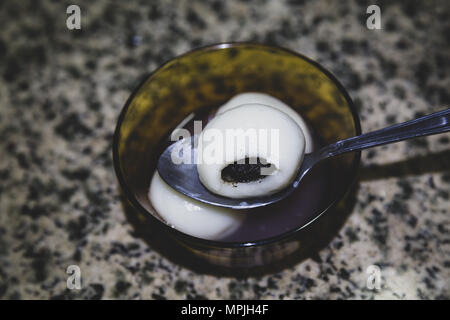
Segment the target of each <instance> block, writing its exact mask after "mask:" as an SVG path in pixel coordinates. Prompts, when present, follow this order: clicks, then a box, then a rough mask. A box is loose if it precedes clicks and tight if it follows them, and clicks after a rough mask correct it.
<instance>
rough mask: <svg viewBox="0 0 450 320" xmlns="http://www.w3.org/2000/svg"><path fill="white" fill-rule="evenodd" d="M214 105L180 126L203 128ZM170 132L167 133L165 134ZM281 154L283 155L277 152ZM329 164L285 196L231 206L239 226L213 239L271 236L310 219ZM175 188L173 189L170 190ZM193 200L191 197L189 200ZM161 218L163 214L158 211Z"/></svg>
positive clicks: (315, 141)
mask: <svg viewBox="0 0 450 320" xmlns="http://www.w3.org/2000/svg"><path fill="white" fill-rule="evenodd" d="M216 111H217V107H210V108H206V109H203V110H201V111H199V112H197V113H195V114H192V115H191V116H190V117H189V118H188V119H189V120H188V121H187V122H184V121H183V122H182V125H181V126H177V128H183V129H186V130H188V131H189V132H190V134H191V135H194V122H200V123H201V124H202V127H203V128H204V127H205V126H206V125H207V124H208V122H209V121H210V120H211V119H212V118H213V117H214V116H215V114H216ZM308 129H309V132H310V134H311V138H312V139H311V141H312V150H310V151H314V150H316V149H318V148H320V147H321V146H322V145H323V143H321V138H320V137H319V136H318V135H317V134H315V133H314V131H312V130H311V128H308ZM169 136H170V135H169ZM172 143H174V142H173V141H171V140H170V137H167V138H165V139H164V140H163V141H162V142H161V143H160V147H159V148H158V149H160V150H164V149H165V148H167V147H168V146H169V145H170V144H172ZM280 156H283V155H280ZM329 170H330V167H329V166H327V165H326V164H325V165H323V166H322V167H321V169H320V170H312V171H311V173H310V174H308V175H307V176H306V177H305V178H304V179H302V181H301V183H300V184H299V186H298V187H297V189H296V190H295V191H294V192H293V194H292V195H290V196H289V197H288V198H286V199H284V200H282V201H280V202H278V203H275V204H270V205H267V206H264V207H259V208H253V209H245V210H234V211H236V212H237V213H238V214H242V215H244V216H245V219H243V220H242V221H240V222H239V227H238V228H237V229H235V230H233V231H232V232H231V233H227V234H226V235H225V236H224V237H222V238H217V239H215V240H218V241H224V242H252V241H256V240H261V239H266V238H271V237H275V236H277V235H279V234H282V233H284V232H287V231H289V230H292V229H294V228H298V227H301V226H303V225H305V224H307V223H308V222H309V221H311V220H312V218H313V217H314V214H315V213H316V212H317V211H318V210H320V209H321V206H320V204H321V200H322V201H323V199H324V197H326V196H327V195H328V194H329V192H330V188H328V186H327V177H328V175H329ZM173 192H177V191H175V190H174V191H173ZM193 201H195V200H193ZM160 216H161V217H162V219H163V220H164V218H163V216H164V215H163V214H161V215H160Z"/></svg>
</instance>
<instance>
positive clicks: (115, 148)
mask: <svg viewBox="0 0 450 320" xmlns="http://www.w3.org/2000/svg"><path fill="white" fill-rule="evenodd" d="M240 46H244V47H245V46H253V47H259V48H266V49H274V50H278V51H284V52H285V53H288V54H291V55H293V56H295V57H297V58H300V59H303V60H305V61H306V62H308V63H310V64H311V65H313V66H314V67H316V68H317V69H319V71H321V72H322V73H323V74H325V76H327V77H328V78H329V79H330V80H331V81H332V82H333V83H334V84H335V85H336V87H337V88H338V89H339V91H340V92H341V94H342V95H343V96H344V99H345V101H346V102H347V105H348V108H349V109H350V113H351V115H352V118H353V124H354V126H355V131H356V135H360V134H361V124H360V119H359V116H358V112H357V110H356V107H355V105H354V103H353V101H352V99H351V97H350V95H349V93H348V92H347V89H345V87H344V86H343V85H342V84H341V83H340V81H339V80H338V79H337V77H336V76H335V75H334V74H333V73H331V71H329V70H328V69H326V68H325V67H324V66H322V65H321V64H320V63H318V62H317V61H315V60H313V59H311V58H309V57H307V56H305V55H303V54H301V53H299V52H296V51H294V50H291V49H288V48H284V47H281V46H278V45H276V46H275V45H270V44H265V43H257V42H248V41H243V42H240V41H229V42H219V43H214V44H210V45H206V46H200V47H196V48H194V49H191V50H189V51H187V52H185V53H183V54H181V55H177V56H175V57H172V58H171V59H169V60H167V61H165V62H164V63H162V64H161V65H160V66H159V67H157V68H156V69H155V70H153V71H151V72H150V73H147V74H146V75H145V76H143V77H142V80H140V81H139V83H138V85H137V86H136V87H135V88H134V89H133V91H132V93H131V94H130V96H129V97H128V99H127V100H126V102H125V104H124V106H123V107H122V110H121V111H120V114H119V116H118V119H117V123H116V127H115V130H114V135H113V144H112V156H113V165H114V171H115V173H116V177H117V179H118V181H119V184H120V187H121V189H122V191H123V192H124V194H125V196H126V198H127V200H128V201H129V202H130V203H131V204H132V206H133V207H134V209H136V210H138V211H139V212H140V213H142V214H144V215H146V217H148V218H150V219H152V220H153V221H154V222H156V223H157V225H159V226H162V227H163V228H164V229H165V230H166V231H167V232H168V233H169V234H171V233H172V234H174V236H175V237H177V238H181V239H182V240H184V241H186V242H187V243H189V244H195V245H198V246H201V247H209V248H224V249H227V248H228V249H232V248H244V247H256V246H263V245H267V244H272V243H277V242H279V241H282V240H285V239H287V238H289V237H291V236H293V235H294V234H297V233H298V232H299V231H301V230H302V229H304V228H306V227H307V226H309V225H310V224H312V223H313V222H314V221H316V220H317V219H318V218H319V217H320V216H322V215H323V214H324V213H325V212H327V211H328V210H330V209H331V208H333V207H334V206H335V205H336V204H337V203H338V202H339V201H341V200H342V199H343V198H344V197H345V195H346V194H347V192H348V191H349V190H350V189H351V186H352V185H353V184H354V182H355V180H356V177H357V173H358V167H359V164H360V161H361V152H360V151H358V152H355V153H354V158H353V161H352V164H351V165H350V168H351V169H352V170H351V177H350V179H349V181H350V183H349V185H348V187H347V188H346V189H344V191H343V192H341V194H339V195H338V196H337V197H336V198H335V199H334V200H333V201H332V202H331V203H330V204H329V205H328V206H327V207H326V208H325V209H323V210H322V211H321V212H319V213H318V214H317V215H316V216H315V217H314V218H312V219H311V220H310V221H308V222H307V223H305V224H303V225H301V226H299V227H296V228H293V229H290V230H289V231H286V232H283V233H281V234H279V235H276V236H272V237H269V238H265V239H260V240H254V241H242V242H226V241H218V240H208V239H202V238H198V237H195V236H191V235H189V234H186V233H184V232H181V231H179V230H177V229H175V228H172V227H171V226H169V225H168V224H166V223H164V222H163V221H161V220H160V219H158V218H156V217H155V216H154V215H153V214H152V213H151V212H149V211H148V210H147V209H145V208H144V207H143V206H142V205H141V204H140V203H139V201H138V200H137V199H136V197H135V196H134V194H133V193H132V192H131V190H130V188H129V187H128V185H127V183H126V182H125V179H124V177H123V175H122V172H121V169H120V160H119V134H120V128H121V126H122V123H123V121H124V119H125V115H126V114H127V111H128V108H129V107H130V105H131V102H132V101H133V99H134V98H135V96H136V94H137V93H138V92H139V90H140V89H141V88H142V86H143V85H144V84H145V83H146V82H147V80H149V79H150V78H151V77H152V76H153V75H154V74H156V73H157V72H158V71H160V70H161V69H162V68H164V67H165V66H166V65H167V64H169V63H171V62H173V61H175V60H178V59H180V58H182V57H184V56H187V55H191V54H193V53H197V52H201V51H216V50H221V49H229V48H233V47H240Z"/></svg>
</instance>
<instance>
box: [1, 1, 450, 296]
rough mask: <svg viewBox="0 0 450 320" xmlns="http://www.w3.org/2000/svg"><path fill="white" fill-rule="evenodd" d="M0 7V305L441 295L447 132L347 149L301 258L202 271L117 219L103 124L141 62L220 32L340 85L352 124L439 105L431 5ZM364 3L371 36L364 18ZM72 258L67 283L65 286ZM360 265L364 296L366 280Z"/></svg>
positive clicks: (448, 189) (446, 65) (442, 15)
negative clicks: (351, 157) (333, 217)
mask: <svg viewBox="0 0 450 320" xmlns="http://www.w3.org/2000/svg"><path fill="white" fill-rule="evenodd" d="M75 2H76V4H77V5H79V6H80V8H81V27H82V28H81V30H68V29H67V27H66V18H67V14H66V5H67V4H65V2H57V1H39V2H36V1H31V0H30V1H1V2H0V30H1V31H0V59H1V61H2V63H1V65H0V136H1V139H0V298H2V299H11V298H13V299H19V298H20V299H30V298H31V299H49V298H53V299H58V298H59V299H64V298H65V299H85V298H90V299H95V298H104V299H163V298H167V299H175V298H179V299H184V298H208V299H222V298H234V299H253V298H262V299H305V298H306V299H327V298H330V299H337V298H339V299H361V298H362V299H377V298H388V299H402V298H410V299H435V298H445V299H448V298H450V283H449V279H450V232H449V230H450V216H449V211H450V210H449V209H450V200H449V193H450V161H449V160H450V136H449V134H443V135H437V136H431V137H427V138H421V139H417V140H411V141H409V142H402V143H398V144H394V145H387V146H384V147H380V148H377V149H373V150H370V151H366V152H364V153H363V156H362V168H361V170H360V175H359V180H358V185H357V191H356V194H355V197H356V201H355V204H354V205H353V208H352V209H351V212H349V214H348V218H347V220H346V221H345V223H344V224H343V226H342V228H341V229H340V230H339V232H338V234H337V235H336V236H335V237H334V238H333V239H332V240H331V242H329V243H328V244H327V245H326V246H325V247H324V248H322V249H321V250H320V251H318V252H317V253H316V254H315V255H313V256H311V257H309V258H307V259H305V260H303V261H300V262H298V263H295V264H293V265H289V266H286V267H285V268H283V269H280V270H277V271H274V272H273V273H263V274H259V275H250V276H246V277H234V276H233V275H217V274H214V273H212V274H211V273H208V272H202V271H199V270H196V269H195V268H190V267H189V266H186V265H184V264H182V263H179V262H178V261H174V260H173V259H170V258H169V257H167V256H166V255H165V254H164V253H163V252H161V251H160V250H158V248H156V247H154V246H152V245H150V244H149V243H147V242H146V241H144V240H143V239H142V237H140V236H139V235H138V234H137V233H136V232H135V229H134V227H133V225H132V224H131V223H130V221H129V219H128V218H127V216H126V214H125V213H124V209H123V205H122V201H121V198H120V194H119V188H118V184H117V181H116V177H115V174H114V170H113V166H112V155H111V144H112V133H113V130H114V127H115V123H116V120H117V117H118V114H119V112H120V110H121V108H122V106H123V105H124V103H125V101H126V99H127V97H128V96H129V95H130V93H131V91H132V89H133V88H134V87H135V86H136V85H137V83H138V82H139V80H140V79H141V78H142V76H144V75H145V74H146V73H148V72H150V71H152V70H153V69H154V68H156V67H157V66H158V65H159V64H161V63H162V62H164V61H166V60H168V59H170V58H172V57H174V56H175V55H178V54H181V53H183V52H185V51H187V50H189V49H191V48H194V47H197V46H201V45H206V44H211V43H215V42H221V41H228V40H234V41H243V40H252V41H257V42H265V43H270V44H278V45H282V46H284V47H287V48H290V49H293V50H296V51H299V52H301V53H303V54H305V55H307V56H310V57H311V58H313V59H316V60H317V61H319V62H320V63H322V64H323V65H324V66H326V67H327V68H329V69H330V70H331V71H332V72H333V73H334V74H335V75H336V76H337V77H338V78H339V79H340V80H341V81H342V83H343V84H344V85H345V86H346V87H347V88H348V89H349V92H350V94H351V96H352V98H353V99H354V101H355V104H356V105H357V107H358V109H359V112H360V117H361V125H362V128H363V131H364V132H367V131H370V130H374V129H377V128H381V127H383V126H387V125H389V124H392V123H395V122H401V121H406V120H408V119H411V118H414V117H416V116H420V115H423V114H426V113H430V112H433V111H437V110H440V109H442V108H443V106H445V105H447V106H448V105H449V102H450V92H449V88H450V62H449V59H448V57H449V54H450V38H449V36H450V24H449V20H448V16H449V15H450V5H449V4H448V2H447V1H445V0H442V1H383V2H381V1H369V2H367V1H304V0H302V1H300V0H299V1H294V0H285V1H237V0H233V1H226V2H225V1H219V0H216V1H192V0H189V1H188V0H186V1H158V2H156V1H155V2H150V1H139V2H134V1H95V2H94V1H75ZM369 4H378V5H379V6H380V8H381V18H382V30H369V29H367V28H366V18H367V17H368V15H367V14H366V9H367V6H368V5H369ZM69 265H78V266H79V267H80V270H81V275H82V278H81V279H82V288H81V290H69V289H67V287H66V280H67V277H68V274H67V273H66V269H67V267H68V266H69ZM370 265H377V266H378V267H379V268H380V270H381V274H382V282H381V284H382V286H381V289H380V290H370V289H368V288H367V286H366V280H367V277H368V274H367V273H366V272H367V268H368V267H369V266H370Z"/></svg>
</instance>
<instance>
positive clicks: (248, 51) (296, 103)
mask: <svg viewBox="0 0 450 320" xmlns="http://www.w3.org/2000/svg"><path fill="white" fill-rule="evenodd" d="M242 92H262V93H266V94H269V95H272V96H274V97H277V98H279V99H280V100H282V101H284V102H285V103H286V104H288V105H289V106H291V107H292V108H294V109H295V110H296V111H297V112H298V113H299V114H300V115H301V116H302V117H303V118H304V119H305V120H306V122H307V123H308V124H309V125H310V126H311V128H312V129H313V130H314V132H316V133H317V134H318V135H319V136H320V139H321V143H322V144H329V143H332V142H335V141H337V140H341V139H345V138H348V137H351V136H355V135H359V134H360V133H361V130H360V124H359V119H358V116H357V113H356V111H355V108H354V106H353V103H352V100H351V99H350V97H349V95H348V93H347V91H346V90H345V88H344V87H343V86H342V85H341V84H340V83H339V81H338V80H337V79H336V78H335V77H334V76H333V75H332V74H331V73H330V72H329V71H327V70H326V69H325V68H324V67H322V66H321V65H319V64H318V63H317V62H315V61H313V60H311V59H309V58H307V57H305V56H303V55H301V54H299V53H296V52H293V51H291V50H288V49H284V48H280V47H274V46H268V45H262V44H255V43H222V44H215V45H211V46H207V47H203V48H199V49H195V50H193V51H190V52H188V53H186V54H183V55H181V56H179V57H176V58H174V59H172V60H170V61H168V62H167V63H165V64H164V65H162V66H161V67H159V68H158V69H157V70H156V71H154V72H153V73H152V74H150V75H149V76H148V77H146V78H145V80H144V81H143V82H142V83H141V84H140V85H139V86H138V87H137V88H136V89H135V91H134V92H133V93H132V95H131V96H130V98H129V99H128V101H127V102H126V104H125V106H124V108H123V110H122V111H121V113H120V116H119V119H118V122H117V127H116V130H115V133H114V141H113V158H114V168H115V171H116V175H117V177H118V180H119V183H120V186H121V189H122V193H123V194H124V195H125V198H126V200H127V201H128V202H129V203H130V204H131V205H132V207H133V208H134V209H135V210H136V211H137V212H138V213H139V214H140V216H141V218H142V219H143V220H150V222H151V223H152V225H153V226H156V227H157V228H159V229H160V230H162V234H164V235H167V236H169V237H171V238H173V239H175V240H176V241H177V242H178V243H180V244H181V245H182V247H184V248H185V249H187V250H188V251H191V252H192V253H194V254H195V255H196V256H198V257H200V258H201V259H205V260H207V261H208V262H210V263H212V264H215V265H220V266H226V267H253V266H261V265H265V264H268V263H271V262H274V261H277V260H280V259H282V258H284V257H286V256H288V255H290V254H293V253H295V252H296V250H297V249H299V248H300V247H302V246H304V245H310V244H308V242H310V243H311V244H312V243H313V242H314V239H313V238H314V235H313V238H312V239H309V240H308V239H307V240H306V243H305V239H303V238H302V235H304V234H307V232H306V230H307V229H308V227H310V226H311V225H314V224H315V223H317V222H316V220H317V218H318V217H320V216H324V217H325V216H327V215H328V213H329V211H331V210H333V209H334V208H336V206H337V205H338V204H339V203H340V202H342V200H343V198H344V196H345V195H346V193H347V191H348V190H349V189H350V187H351V185H352V182H353V181H354V179H355V176H356V173H357V169H358V166H359V161H360V153H359V152H355V153H351V154H345V155H342V156H339V157H336V158H333V159H331V160H329V161H327V166H329V168H331V169H330V170H329V174H328V178H327V190H326V192H324V194H325V193H326V196H323V199H321V202H320V206H319V207H317V208H316V210H315V211H314V212H312V213H311V214H310V215H309V216H308V218H307V219H306V220H305V221H303V223H302V224H301V225H293V226H292V228H291V229H290V230H287V231H286V232H283V233H282V234H279V235H276V236H271V237H269V238H265V239H257V240H254V241H253V240H252V241H245V242H224V241H212V240H205V239H200V238H196V237H193V236H190V235H187V234H185V233H182V232H180V231H178V230H176V229H174V228H172V227H171V226H169V225H167V224H166V223H165V222H164V220H163V219H162V218H161V217H160V216H159V215H158V213H157V212H156V210H155V209H154V208H153V206H152V203H151V202H150V201H149V199H148V197H147V193H148V188H149V185H150V180H151V177H152V175H153V173H154V171H155V168H156V163H157V160H158V157H159V155H160V153H161V152H162V150H161V147H160V145H161V141H162V140H163V139H164V138H165V137H167V136H168V134H169V133H170V132H171V131H172V130H173V129H174V128H175V127H176V126H177V125H178V124H179V123H180V122H181V121H183V119H185V118H186V116H188V115H189V114H191V113H195V112H196V111H199V110H204V109H205V108H208V107H211V106H213V107H219V106H220V105H222V104H223V103H225V102H226V101H227V100H229V99H230V98H232V97H233V96H235V95H237V94H239V93H242ZM313 170H320V168H317V169H316V168H314V169H313ZM276 208H277V209H276V210H280V209H279V207H276ZM274 210H275V209H274ZM325 213H327V214H325ZM313 222H314V223H313ZM148 232H149V233H152V229H150V228H149V230H148ZM318 232H320V230H319V231H318Z"/></svg>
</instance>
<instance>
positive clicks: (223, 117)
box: [197, 104, 305, 198]
mask: <svg viewBox="0 0 450 320" xmlns="http://www.w3.org/2000/svg"><path fill="white" fill-rule="evenodd" d="M264 132H265V134H264ZM252 133H254V134H252ZM243 137H244V138H243ZM255 137H256V138H255ZM242 138H243V139H242ZM239 139H241V141H239ZM255 139H256V140H255ZM242 141H244V142H245V143H242ZM304 152H305V138H304V135H303V132H302V130H301V129H300V127H299V126H298V125H297V124H296V122H295V121H294V120H293V119H292V118H291V117H290V116H288V115H287V114H286V113H284V112H282V111H279V110H278V109H276V108H272V107H269V106H266V105H260V104H246V105H242V106H239V107H236V108H231V109H230V110H228V111H224V112H223V113H220V114H219V115H217V116H216V117H215V118H213V119H212V120H211V121H210V122H209V123H208V124H207V126H206V127H205V129H204V130H203V131H202V133H201V134H200V137H199V144H198V158H197V170H198V174H199V178H200V181H201V182H202V183H203V185H204V186H205V187H206V188H207V189H209V190H210V191H211V192H213V193H216V194H219V195H222V196H225V197H230V198H247V197H257V196H264V195H269V194H272V193H275V192H277V191H279V190H281V189H283V188H285V187H286V186H287V185H288V184H290V183H291V182H292V180H293V179H294V178H295V176H296V174H297V172H298V169H299V167H300V164H301V162H302V160H303V155H304ZM246 158H247V159H253V160H256V159H258V158H259V159H260V160H261V161H262V162H263V161H264V162H266V163H270V164H272V169H274V170H271V174H270V175H267V172H264V175H263V176H264V177H263V178H261V179H258V180H254V181H246V182H229V181H224V179H222V170H224V169H225V168H226V167H227V166H229V165H233V164H234V163H235V162H236V161H238V163H239V162H242V161H243V160H244V159H246ZM261 172H262V171H261Z"/></svg>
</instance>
